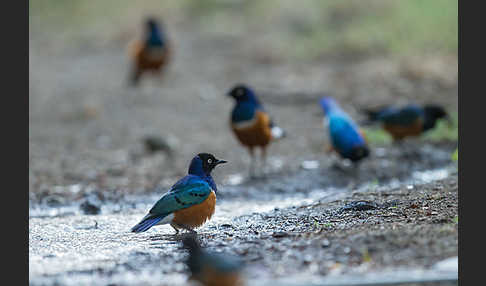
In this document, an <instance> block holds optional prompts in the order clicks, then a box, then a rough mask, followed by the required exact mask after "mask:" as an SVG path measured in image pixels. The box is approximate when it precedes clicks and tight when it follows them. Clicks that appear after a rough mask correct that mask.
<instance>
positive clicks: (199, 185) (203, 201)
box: [132, 153, 226, 233]
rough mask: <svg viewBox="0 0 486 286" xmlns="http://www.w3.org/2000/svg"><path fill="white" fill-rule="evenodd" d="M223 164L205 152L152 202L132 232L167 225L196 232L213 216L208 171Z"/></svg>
mask: <svg viewBox="0 0 486 286" xmlns="http://www.w3.org/2000/svg"><path fill="white" fill-rule="evenodd" d="M222 163H226V161H224V160H218V159H216V158H215V157H214V156H213V155H211V154H208V153H200V154H198V155H196V156H195V157H194V158H193V159H192V161H191V164H190V166H189V170H188V175H187V176H185V177H184V178H182V179H180V180H179V181H178V182H177V183H175V184H174V185H173V186H172V187H171V188H170V190H169V191H168V192H167V193H165V194H164V195H163V196H162V198H161V199H160V200H159V201H157V203H155V205H154V206H153V207H152V208H151V209H150V211H149V213H148V214H147V215H146V216H145V217H144V218H143V219H142V220H141V221H140V222H139V223H138V224H137V225H135V226H134V227H132V232H137V233H138V232H144V231H147V230H148V229H150V228H151V227H152V226H154V225H160V224H170V225H171V226H172V227H173V228H174V229H175V231H176V233H179V229H185V230H187V231H190V232H195V231H194V228H196V227H199V226H201V225H203V224H204V223H205V222H206V221H207V220H209V219H210V218H211V217H212V215H213V214H214V210H215V206H216V192H217V187H216V183H215V182H214V180H213V178H212V177H211V171H212V170H213V169H214V167H216V166H217V165H219V164H222Z"/></svg>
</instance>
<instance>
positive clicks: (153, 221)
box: [131, 216, 164, 233]
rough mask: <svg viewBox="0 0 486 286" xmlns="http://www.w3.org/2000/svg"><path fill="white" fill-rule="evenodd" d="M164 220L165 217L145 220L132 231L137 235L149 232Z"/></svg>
mask: <svg viewBox="0 0 486 286" xmlns="http://www.w3.org/2000/svg"><path fill="white" fill-rule="evenodd" d="M163 218H164V217H163V216H158V217H151V218H144V219H143V220H142V221H141V222H139V223H138V224H137V225H135V226H134V227H132V229H131V231H132V232H136V233H138V232H144V231H147V230H148V229H149V228H151V227H152V226H154V225H156V224H157V223H159V222H160V221H161V220H162V219H163Z"/></svg>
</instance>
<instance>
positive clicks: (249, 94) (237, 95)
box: [227, 84, 257, 102]
mask: <svg viewBox="0 0 486 286" xmlns="http://www.w3.org/2000/svg"><path fill="white" fill-rule="evenodd" d="M227 95H228V96H231V97H232V98H234V99H235V100H236V101H237V102H244V101H248V102H257V100H256V97H255V93H254V92H253V90H252V89H251V88H250V87H248V86H247V85H244V84H237V85H235V86H234V87H233V88H232V89H231V90H230V91H229V92H228V93H227Z"/></svg>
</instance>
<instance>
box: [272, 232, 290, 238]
mask: <svg viewBox="0 0 486 286" xmlns="http://www.w3.org/2000/svg"><path fill="white" fill-rule="evenodd" d="M272 236H273V237H286V236H289V234H288V233H286V232H284V231H278V232H274V233H273V234H272Z"/></svg>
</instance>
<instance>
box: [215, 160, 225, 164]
mask: <svg viewBox="0 0 486 286" xmlns="http://www.w3.org/2000/svg"><path fill="white" fill-rule="evenodd" d="M224 163H228V161H225V160H216V162H215V163H214V165H219V164H224Z"/></svg>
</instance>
